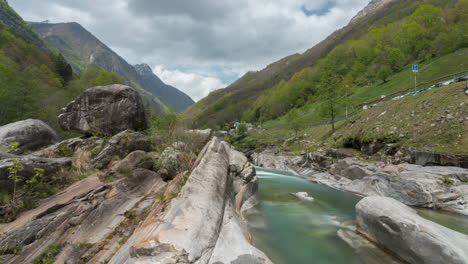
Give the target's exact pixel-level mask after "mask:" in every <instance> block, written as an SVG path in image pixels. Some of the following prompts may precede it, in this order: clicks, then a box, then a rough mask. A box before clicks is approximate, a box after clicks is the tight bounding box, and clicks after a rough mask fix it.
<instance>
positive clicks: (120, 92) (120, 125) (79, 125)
mask: <svg viewBox="0 0 468 264" xmlns="http://www.w3.org/2000/svg"><path fill="white" fill-rule="evenodd" d="M58 119H59V123H60V125H61V126H62V128H63V129H65V130H73V131H78V132H80V133H83V134H93V133H103V134H111V135H114V134H117V133H119V132H121V131H124V130H126V129H133V130H139V129H144V128H146V127H147V119H146V115H145V107H144V105H143V101H142V99H141V97H140V95H139V94H138V93H137V91H135V90H134V89H132V88H130V87H128V86H125V85H120V84H114V85H109V86H98V87H93V88H89V89H87V90H86V91H85V92H84V93H83V94H82V95H80V96H79V97H78V98H77V99H76V100H75V101H72V102H71V103H69V104H68V105H67V107H66V108H64V109H62V111H61V113H60V115H59V116H58Z"/></svg>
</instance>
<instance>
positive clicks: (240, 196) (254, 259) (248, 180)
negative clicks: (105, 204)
mask: <svg viewBox="0 0 468 264" xmlns="http://www.w3.org/2000/svg"><path fill="white" fill-rule="evenodd" d="M257 184H258V182H257V179H256V177H254V176H253V177H252V166H251V165H250V164H249V162H248V160H247V158H246V157H245V156H244V155H243V154H242V153H240V152H237V151H235V150H233V149H231V147H230V146H229V145H228V144H227V143H225V142H221V141H220V140H218V139H217V138H214V139H212V140H211V141H210V142H209V143H208V144H207V146H205V148H204V149H203V150H202V152H201V154H200V156H199V159H198V160H197V161H196V163H195V169H194V170H193V172H192V174H191V175H190V177H189V178H188V180H187V183H186V184H185V186H184V187H183V189H182V190H181V193H180V194H179V195H178V197H177V198H175V199H174V200H173V201H172V202H171V204H170V205H169V208H168V209H167V210H166V212H164V213H163V215H162V216H161V220H160V221H158V222H156V221H151V222H149V221H145V223H143V224H142V225H141V226H140V227H139V228H138V229H137V230H136V231H135V233H134V235H133V236H132V237H131V238H130V239H129V241H128V242H127V244H126V245H124V246H123V247H122V249H121V250H120V251H119V252H117V254H116V255H115V256H114V257H113V258H112V260H111V261H110V263H200V264H201V263H217V264H220V263H252V264H255V263H271V261H270V260H269V259H268V258H267V257H266V256H265V255H264V254H263V253H262V252H261V251H259V250H257V249H256V248H254V247H253V246H252V245H251V244H250V243H249V241H248V239H247V235H246V234H247V231H246V230H245V225H244V224H243V223H244V220H243V216H242V211H243V209H245V208H243V205H245V204H249V203H247V202H246V201H247V200H250V199H255V195H254V194H255V192H256V188H257ZM153 210H158V208H157V207H156V208H153ZM150 215H154V214H153V213H150Z"/></svg>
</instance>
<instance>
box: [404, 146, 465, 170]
mask: <svg viewBox="0 0 468 264" xmlns="http://www.w3.org/2000/svg"><path fill="white" fill-rule="evenodd" d="M409 154H410V156H411V163H413V164H416V165H422V166H456V167H461V168H465V169H468V155H446V154H441V153H436V152H431V151H421V150H410V151H409Z"/></svg>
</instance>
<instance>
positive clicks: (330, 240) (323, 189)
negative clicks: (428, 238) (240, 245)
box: [248, 168, 468, 264]
mask: <svg viewBox="0 0 468 264" xmlns="http://www.w3.org/2000/svg"><path fill="white" fill-rule="evenodd" d="M257 176H258V178H259V183H260V184H259V199H260V203H259V204H258V205H257V206H256V207H255V209H254V210H251V212H250V213H249V215H248V220H249V223H250V232H251V234H252V239H253V244H254V245H255V246H256V247H258V248H259V249H260V250H262V251H264V252H265V253H266V254H267V255H268V256H269V257H270V258H271V260H272V261H273V262H274V263H275V264H292V263H294V264H310V263H320V264H338V263H339V264H342V263H349V264H353V263H361V261H360V260H359V256H358V255H357V254H356V253H355V251H354V250H353V249H352V248H351V247H350V246H348V244H346V243H345V242H344V241H343V240H342V239H341V238H340V237H338V235H337V231H338V230H339V229H340V228H341V225H342V224H343V223H352V222H353V221H354V219H355V209H354V208H355V205H356V203H357V202H359V200H360V199H361V198H360V197H358V196H356V195H353V194H351V193H346V192H342V191H337V190H335V189H332V188H329V187H327V186H323V185H319V184H316V183H313V182H310V181H308V180H307V179H304V178H300V177H296V176H291V175H286V174H283V173H281V172H276V171H273V170H268V169H263V168H257ZM297 192H307V193H308V194H309V195H310V196H312V197H313V198H314V199H315V200H314V201H313V202H307V201H300V200H299V199H298V198H296V197H295V196H293V195H292V194H291V193H297ZM419 212H420V215H422V216H424V217H426V218H428V219H430V220H432V221H435V222H438V223H440V224H443V225H445V226H447V227H449V228H452V229H455V230H457V231H459V232H463V233H466V234H468V218H466V217H461V216H458V215H452V214H446V213H440V212H436V211H429V210H420V211H419Z"/></svg>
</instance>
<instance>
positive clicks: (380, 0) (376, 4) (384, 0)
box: [351, 0, 396, 23]
mask: <svg viewBox="0 0 468 264" xmlns="http://www.w3.org/2000/svg"><path fill="white" fill-rule="evenodd" d="M394 1H396V0H372V1H370V2H369V4H368V5H367V6H366V7H365V8H364V9H362V10H361V11H359V13H357V15H356V16H354V17H353V19H351V23H353V22H355V21H356V20H358V19H359V18H361V17H365V16H367V15H368V14H370V13H372V12H375V11H376V10H378V9H380V8H383V7H385V6H386V5H388V4H389V3H391V2H394Z"/></svg>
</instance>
